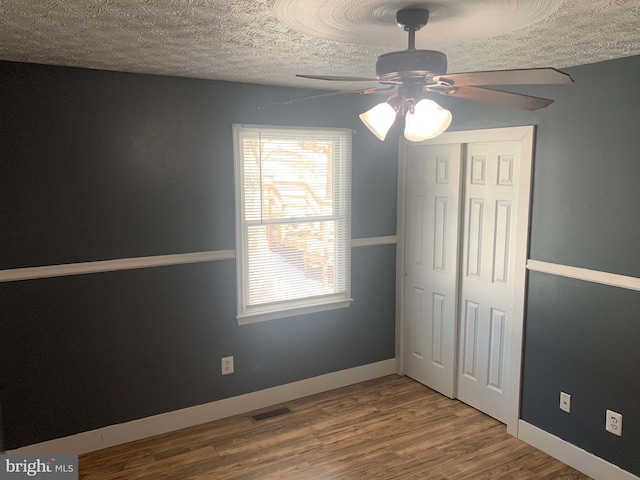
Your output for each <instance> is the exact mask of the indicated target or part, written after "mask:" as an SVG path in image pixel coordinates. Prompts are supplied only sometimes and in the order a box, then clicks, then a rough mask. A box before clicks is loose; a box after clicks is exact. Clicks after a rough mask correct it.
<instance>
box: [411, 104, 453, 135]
mask: <svg viewBox="0 0 640 480" xmlns="http://www.w3.org/2000/svg"><path fill="white" fill-rule="evenodd" d="M451 119H452V116H451V112H450V111H449V110H447V109H446V108H442V107H441V106H440V105H438V104H437V103H436V102H434V101H433V100H429V99H427V98H425V99H422V100H420V101H419V102H418V103H416V104H415V106H414V107H413V111H412V112H411V111H409V112H407V115H406V119H405V124H404V137H405V138H406V139H407V140H409V141H410V142H421V141H423V140H429V139H430V138H435V137H437V136H438V135H440V134H442V133H444V131H445V130H446V129H447V128H449V125H450V124H451Z"/></svg>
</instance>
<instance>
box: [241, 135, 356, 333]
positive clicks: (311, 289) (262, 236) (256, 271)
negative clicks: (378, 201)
mask: <svg viewBox="0 0 640 480" xmlns="http://www.w3.org/2000/svg"><path fill="white" fill-rule="evenodd" d="M233 131H234V150H235V152H234V153H235V170H236V244H237V245H236V247H237V248H236V252H237V254H236V258H237V265H238V319H239V320H240V322H241V323H249V322H253V321H260V320H266V319H270V318H279V317H284V316H290V315H297V314H301V313H306V312H312V311H319V310H325V309H330V308H340V307H344V306H348V304H349V302H350V301H351V298H350V295H351V292H350V286H351V280H350V253H351V246H350V242H351V206H350V201H351V191H350V188H351V181H350V171H351V131H349V130H345V129H336V130H333V129H309V128H304V129H302V128H298V129H296V128H281V127H260V126H245V125H234V126H233Z"/></svg>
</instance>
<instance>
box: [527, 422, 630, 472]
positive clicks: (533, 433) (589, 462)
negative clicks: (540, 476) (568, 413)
mask: <svg viewBox="0 0 640 480" xmlns="http://www.w3.org/2000/svg"><path fill="white" fill-rule="evenodd" d="M518 438H519V439H520V440H522V441H523V442H526V443H528V444H529V445H532V446H534V447H536V448H537V449H538V450H542V451H543V452H545V453H547V454H549V455H551V456H552V457H554V458H557V459H558V460H560V461H561V462H563V463H566V464H567V465H569V466H570V467H573V468H575V469H576V470H579V471H580V472H582V473H584V474H585V475H588V476H590V477H591V478H593V479H594V480H640V478H639V477H637V476H635V475H634V474H632V473H630V472H627V471H626V470H622V469H621V468H620V467H618V466H617V465H614V464H612V463H609V462H607V461H606V460H603V459H602V458H600V457H597V456H595V455H594V454H592V453H589V452H587V451H586V450H583V449H582V448H579V447H576V446H575V445H572V444H571V443H569V442H566V441H564V440H562V439H561V438H559V437H556V436H555V435H552V434H551V433H549V432H546V431H544V430H542V429H540V428H538V427H536V426H534V425H531V424H530V423H527V422H525V421H524V420H520V425H519V428H518Z"/></svg>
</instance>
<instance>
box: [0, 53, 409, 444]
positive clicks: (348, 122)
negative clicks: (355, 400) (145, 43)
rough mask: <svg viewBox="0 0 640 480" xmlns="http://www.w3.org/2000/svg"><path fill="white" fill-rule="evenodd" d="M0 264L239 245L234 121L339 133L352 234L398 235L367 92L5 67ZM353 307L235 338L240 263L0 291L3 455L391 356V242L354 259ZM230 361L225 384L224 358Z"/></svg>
mask: <svg viewBox="0 0 640 480" xmlns="http://www.w3.org/2000/svg"><path fill="white" fill-rule="evenodd" d="M0 78H2V88H1V89H0V112H2V115H1V117H0V121H1V122H2V123H1V125H0V126H1V130H2V133H3V134H2V141H0V170H1V171H2V175H1V176H0V211H2V215H0V269H10V268H20V267H29V266H39V265H55V264H65V263H73V262H86V261H95V260H108V259H114V258H130V257H140V256H150V255H165V254H179V253H189V252H197V251H210V250H226V249H233V248H234V247H235V243H234V218H235V217H234V193H233V152H232V135H231V124H232V123H236V122H237V123H252V124H283V125H309V126H324V127H346V128H353V129H356V130H358V131H357V132H356V133H355V134H354V137H353V228H352V231H353V236H354V238H361V237H371V236H383V235H393V234H394V233H395V225H396V218H395V199H396V177H397V142H394V141H390V142H387V143H384V144H383V143H380V142H379V141H378V140H377V139H375V137H373V136H372V135H371V134H370V133H369V132H368V131H367V130H366V129H364V128H363V127H361V126H360V125H359V124H358V123H357V122H359V120H358V117H357V113H358V112H361V111H364V110H366V109H367V108H369V107H370V106H371V105H372V104H373V103H375V102H376V101H379V100H376V99H375V98H368V97H364V96H352V97H349V98H344V97H343V98H329V99H325V100H323V101H322V102H318V101H311V102H308V103H300V104H294V105H288V106H286V107H285V106H281V107H273V108H269V109H264V110H259V109H258V108H257V107H258V106H260V105H263V104H266V103H269V102H273V101H276V100H280V99H289V98H297V97H302V96H305V95H308V94H309V93H313V94H317V93H318V92H317V91H314V92H310V91H304V90H296V89H286V88H276V87H266V86H256V85H242V84H233V83H225V82H213V81H205V80H195V79H184V78H169V77H161V76H146V75H133V74H124V73H115V72H103V71H95V70H83V69H72V68H62V67H51V66H40V65H28V64H18V63H10V62H0ZM352 273H353V287H352V293H353V298H354V302H353V303H352V305H351V307H350V308H348V309H342V310H335V311H331V312H326V313H318V314H313V315H305V316H300V317H295V318H287V319H281V320H274V321H270V322H264V323H259V324H253V325H245V326H238V325H237V321H236V320H235V313H236V312H235V305H236V300H235V297H236V287H235V282H236V278H235V264H234V261H232V260H231V261H229V260H226V261H218V262H210V263H201V264H191V265H179V266H171V267H158V268H147V269H140V270H126V271H118V272H110V273H98V274H89V275H78V276H69V277H59V278H48V279H39V280H28V281H16V282H7V283H0V312H2V316H1V317H0V332H1V335H0V403H1V404H2V409H3V412H2V413H3V419H4V446H5V448H7V449H14V448H18V447H20V446H24V445H27V444H33V443H37V442H41V441H45V440H49V439H52V438H58V437H62V436H66V435H70V434H74V433H78V432H82V431H86V430H91V429H95V428H99V427H102V426H105V425H110V424H116V423H121V422H125V421H129V420H133V419H137V418H141V417H146V416H150V415H154V414H158V413H162V412H168V411H172V410H176V409H180V408H185V407H189V406H193V405H198V404H203V403H206V402H211V401H215V400H218V399H222V398H227V397H232V396H235V395H240V394H243V393H247V392H251V391H256V390H260V389H263V388H267V387H272V386H276V385H281V384H285V383H288V382H292V381H296V380H300V379H304V378H309V377H313V376H316V375H320V374H324V373H329V372H333V371H338V370H342V369H347V368H351V367H356V366H359V365H365V364H368V363H372V362H377V361H381V360H386V359H390V358H393V357H394V316H395V303H394V302H395V247H394V246H393V245H387V246H377V247H361V248H357V249H354V251H353V261H352ZM227 355H234V357H235V370H236V373H235V374H233V375H229V376H225V377H222V376H221V375H220V358H221V357H223V356H227Z"/></svg>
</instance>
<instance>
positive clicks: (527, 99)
mask: <svg viewBox="0 0 640 480" xmlns="http://www.w3.org/2000/svg"><path fill="white" fill-rule="evenodd" d="M441 94H442V95H447V96H449V95H450V96H452V97H460V98H466V99H468V100H475V101H476V102H484V103H492V104H494V105H501V106H503V107H511V108H520V109H522V110H538V109H539V108H544V107H546V106H548V105H551V104H552V103H553V100H549V99H548V98H540V97H531V96H529V95H521V94H519V93H511V92H503V91H501V90H490V89H488V88H481V87H455V89H454V90H452V91H450V92H446V91H445V92H441Z"/></svg>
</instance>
